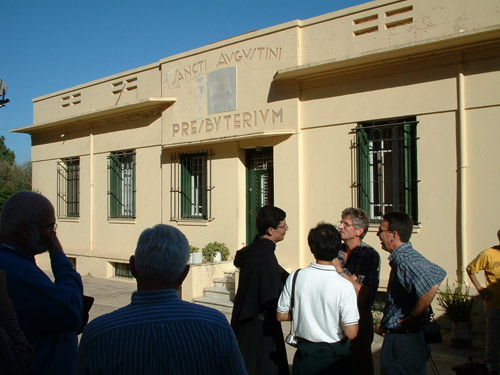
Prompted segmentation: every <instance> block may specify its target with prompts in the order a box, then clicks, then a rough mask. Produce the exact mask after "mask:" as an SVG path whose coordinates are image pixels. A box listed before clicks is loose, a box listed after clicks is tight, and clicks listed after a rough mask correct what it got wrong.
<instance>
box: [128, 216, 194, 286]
mask: <svg viewBox="0 0 500 375" xmlns="http://www.w3.org/2000/svg"><path fill="white" fill-rule="evenodd" d="M188 260H189V243H188V240H187V238H186V236H185V235H184V234H183V233H182V232H181V231H180V230H178V229H177V228H174V227H172V226H170V225H166V224H157V225H155V226H154V227H153V228H148V229H145V230H144V231H143V232H142V233H141V235H140V236H139V239H138V240H137V248H136V249H135V267H136V270H137V274H138V275H139V276H142V277H146V278H148V279H156V280H164V281H169V282H177V280H178V279H179V277H180V276H181V274H182V272H183V271H184V269H185V267H186V264H187V262H188Z"/></svg>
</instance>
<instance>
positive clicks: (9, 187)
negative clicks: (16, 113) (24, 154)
mask: <svg viewBox="0 0 500 375" xmlns="http://www.w3.org/2000/svg"><path fill="white" fill-rule="evenodd" d="M4 141H5V137H4V136H0V210H1V209H2V206H3V204H4V202H5V201H6V200H7V199H8V198H9V197H10V196H11V195H12V194H14V193H15V192H17V191H21V190H31V162H29V161H28V162H26V163H23V164H21V165H19V164H16V162H15V161H16V156H15V154H14V152H13V151H11V150H10V149H9V148H7V146H6V145H5V142H4Z"/></svg>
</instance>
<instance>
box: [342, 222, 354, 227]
mask: <svg viewBox="0 0 500 375" xmlns="http://www.w3.org/2000/svg"><path fill="white" fill-rule="evenodd" d="M341 225H344V227H346V228H349V227H353V226H354V224H351V223H348V222H347V221H339V227H340V226H341Z"/></svg>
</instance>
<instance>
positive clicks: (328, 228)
mask: <svg viewBox="0 0 500 375" xmlns="http://www.w3.org/2000/svg"><path fill="white" fill-rule="evenodd" d="M307 243H308V244H309V248H310V249H311V253H313V255H314V257H315V258H316V260H324V261H331V260H333V259H334V258H336V257H337V255H338V253H339V249H340V243H341V238H340V233H339V232H338V230H337V229H336V228H335V227H334V226H333V225H332V224H328V223H319V224H318V225H317V226H316V228H313V229H311V230H310V231H309V235H308V236H307Z"/></svg>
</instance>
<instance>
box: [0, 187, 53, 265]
mask: <svg viewBox="0 0 500 375" xmlns="http://www.w3.org/2000/svg"><path fill="white" fill-rule="evenodd" d="M55 225H56V219H55V212H54V207H53V206H52V203H50V201H49V200H48V199H47V198H45V197H44V196H43V195H41V194H38V193H35V192H32V191H21V192H17V193H15V194H13V195H12V196H11V197H10V198H9V199H7V201H6V202H5V203H4V205H3V207H2V213H1V217H0V236H1V237H2V240H3V241H5V242H6V243H8V244H10V245H12V246H13V247H15V248H17V249H18V250H22V251H24V252H26V253H28V254H32V255H36V254H40V253H43V252H45V251H47V250H48V249H49V246H50V244H51V241H52V235H53V234H54V228H55Z"/></svg>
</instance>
